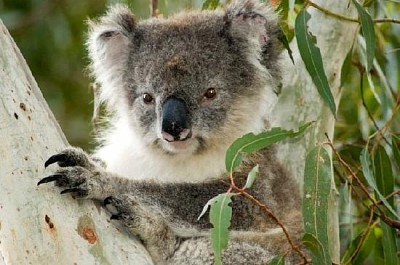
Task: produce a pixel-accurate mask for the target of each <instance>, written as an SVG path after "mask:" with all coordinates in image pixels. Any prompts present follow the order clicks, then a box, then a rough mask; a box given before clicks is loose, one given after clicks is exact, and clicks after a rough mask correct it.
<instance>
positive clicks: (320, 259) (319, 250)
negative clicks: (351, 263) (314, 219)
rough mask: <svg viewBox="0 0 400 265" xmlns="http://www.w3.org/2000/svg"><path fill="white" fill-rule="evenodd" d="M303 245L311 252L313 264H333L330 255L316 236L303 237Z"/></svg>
mask: <svg viewBox="0 0 400 265" xmlns="http://www.w3.org/2000/svg"><path fill="white" fill-rule="evenodd" d="M303 244H304V245H305V246H306V247H307V248H308V249H309V250H310V251H311V256H312V264H318V265H331V264H332V262H331V259H330V257H329V254H328V253H327V252H326V251H325V250H324V248H323V247H322V244H321V242H319V241H318V239H317V238H316V237H315V236H314V235H312V234H309V233H305V234H304V236H303Z"/></svg>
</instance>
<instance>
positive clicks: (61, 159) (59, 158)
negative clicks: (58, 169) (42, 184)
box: [44, 154, 67, 167]
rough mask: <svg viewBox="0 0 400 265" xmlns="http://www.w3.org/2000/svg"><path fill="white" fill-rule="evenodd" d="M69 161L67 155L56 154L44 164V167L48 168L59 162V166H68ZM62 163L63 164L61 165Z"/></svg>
mask: <svg viewBox="0 0 400 265" xmlns="http://www.w3.org/2000/svg"><path fill="white" fill-rule="evenodd" d="M66 160H67V155H65V154H56V155H53V156H51V157H50V158H49V159H47V161H46V162H45V163H44V167H48V166H49V165H51V164H54V163H56V162H59V163H58V165H59V166H63V165H66V162H67V161H66ZM60 162H61V163H60Z"/></svg>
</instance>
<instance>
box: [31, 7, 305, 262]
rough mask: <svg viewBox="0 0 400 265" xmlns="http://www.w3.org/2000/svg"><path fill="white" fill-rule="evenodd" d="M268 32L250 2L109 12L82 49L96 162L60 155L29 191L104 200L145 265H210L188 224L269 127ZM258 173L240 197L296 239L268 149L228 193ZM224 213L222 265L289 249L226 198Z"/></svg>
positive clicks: (275, 76)
mask: <svg viewBox="0 0 400 265" xmlns="http://www.w3.org/2000/svg"><path fill="white" fill-rule="evenodd" d="M278 33H279V30H278V26H277V15H276V14H275V13H274V12H273V11H272V10H271V8H269V7H267V6H266V5H264V4H261V3H258V2H257V1H256V0H245V1H240V0H239V1H234V2H233V3H231V4H230V5H229V6H227V8H226V9H225V10H217V11H201V12H194V11H193V12H184V13H181V14H178V15H175V16H173V17H171V18H168V19H163V18H153V19H148V20H144V21H137V20H136V19H135V17H134V16H133V14H132V13H131V11H130V10H129V9H128V8H126V7H124V6H120V5H117V6H114V7H112V8H111V9H110V10H109V11H108V13H107V14H106V15H105V16H104V17H102V18H100V19H99V20H98V21H93V22H90V32H89V38H88V49H89V54H90V58H91V60H92V65H91V69H92V72H93V76H94V78H95V80H96V82H97V83H99V84H100V85H101V95H100V99H101V101H102V102H105V103H106V105H107V107H108V110H109V112H110V113H112V115H113V118H112V120H111V122H110V123H111V127H110V128H109V129H107V130H106V131H105V132H104V133H103V134H102V136H101V140H102V145H101V146H100V147H99V148H98V149H97V151H96V152H95V154H94V157H96V158H99V159H100V160H101V161H102V162H101V163H99V161H98V160H96V159H94V158H92V157H90V156H88V155H87V154H86V153H84V152H83V151H82V150H80V149H78V148H69V149H67V150H64V151H63V152H61V153H60V154H57V155H54V156H52V157H51V158H50V159H49V160H48V161H47V162H46V166H47V165H49V164H52V163H55V162H57V163H58V165H59V166H61V169H59V170H58V171H57V172H56V173H55V175H52V176H50V177H47V178H44V179H42V180H41V181H40V182H39V184H42V183H46V182H50V181H55V182H56V185H58V186H60V187H63V188H64V191H63V193H66V192H72V193H74V194H75V195H76V196H78V197H81V198H87V199H95V200H103V201H104V200H105V204H106V206H107V209H108V210H109V211H111V213H112V214H113V215H112V219H118V220H119V221H120V222H122V223H123V224H124V225H125V226H126V227H127V228H128V229H129V230H130V231H131V232H132V233H133V234H135V235H136V236H137V237H138V238H140V239H141V240H142V242H143V244H144V245H145V246H146V248H147V250H148V251H149V253H150V255H151V256H152V258H153V261H154V263H155V264H212V263H213V254H212V250H211V247H210V240H209V230H208V229H209V228H210V224H209V222H208V218H206V217H203V218H201V219H200V220H197V218H198V216H199V214H200V212H201V210H202V208H203V206H204V205H205V204H206V203H207V201H208V200H209V199H211V198H213V197H214V196H216V195H217V194H220V193H224V192H226V191H227V189H228V188H229V185H228V184H227V183H229V179H228V175H227V173H226V172H225V165H224V156H225V151H226V149H227V148H228V146H229V145H230V144H231V143H232V142H233V141H234V140H235V139H236V138H238V137H240V136H242V135H243V134H245V133H248V132H255V133H258V132H261V131H263V130H265V129H267V128H268V120H269V117H270V116H271V115H272V114H271V113H270V111H271V109H272V106H273V104H274V103H275V101H276V95H275V93H274V89H275V88H276V86H277V84H278V83H279V68H280V67H279V53H280V46H279V44H278ZM167 105H168V107H167ZM170 106H171V107H170ZM103 162H104V163H103ZM103 164H104V165H103ZM256 164H259V165H260V173H259V177H258V178H257V179H256V181H255V183H254V185H253V187H252V188H251V189H250V190H249V192H250V193H251V194H253V195H254V196H255V197H256V198H258V199H259V200H261V201H262V202H264V203H266V204H267V205H268V206H269V207H270V209H272V211H273V212H274V213H275V215H276V216H277V217H278V218H280V219H281V220H282V222H283V223H284V224H285V226H286V227H287V228H288V230H289V233H290V234H291V236H292V237H293V238H294V239H295V240H298V239H299V238H300V236H301V233H302V225H301V213H300V209H301V201H300V195H299V191H298V187H297V185H296V183H295V181H294V180H293V178H292V177H291V176H289V175H288V173H287V172H286V171H285V169H284V167H283V166H282V165H281V164H280V163H279V162H278V161H277V159H276V156H275V150H274V148H269V149H266V150H262V151H260V152H258V153H256V154H254V155H251V156H250V157H248V158H246V160H245V162H244V163H243V165H242V166H241V168H240V170H238V171H237V172H235V181H236V183H237V184H238V186H242V185H244V183H245V180H246V176H247V173H248V172H249V171H250V169H251V168H252V167H253V166H254V165H256ZM232 206H233V216H232V225H231V232H230V242H229V246H228V249H227V250H225V251H224V253H223V263H224V264H266V263H267V262H268V261H269V260H271V258H272V257H273V256H274V255H277V254H285V253H286V252H287V251H289V250H290V247H289V245H288V243H287V240H286V238H285V236H284V234H283V232H282V230H281V229H280V228H279V227H278V225H276V224H275V223H274V222H273V221H272V220H271V219H270V218H269V217H267V216H265V214H264V213H263V212H262V210H261V209H260V208H259V207H258V206H257V205H255V204H253V203H251V202H249V201H248V200H246V199H244V198H243V197H240V196H235V197H233V203H232Z"/></svg>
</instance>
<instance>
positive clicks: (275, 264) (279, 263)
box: [268, 256, 285, 265]
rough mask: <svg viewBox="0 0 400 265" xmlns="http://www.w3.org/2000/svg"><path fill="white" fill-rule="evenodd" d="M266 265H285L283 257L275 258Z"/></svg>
mask: <svg viewBox="0 0 400 265" xmlns="http://www.w3.org/2000/svg"><path fill="white" fill-rule="evenodd" d="M268 265H285V257H284V256H276V257H275V258H273V259H272V260H271V261H270V262H269V263H268Z"/></svg>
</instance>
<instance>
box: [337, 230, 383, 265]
mask: <svg viewBox="0 0 400 265" xmlns="http://www.w3.org/2000/svg"><path fill="white" fill-rule="evenodd" d="M366 229H367V230H364V231H363V232H361V233H360V234H359V235H358V236H357V237H356V238H355V239H354V240H353V241H352V242H351V243H350V245H349V247H348V248H347V249H346V252H345V253H344V255H343V258H342V261H341V264H349V262H351V263H350V264H363V262H364V261H365V260H366V259H367V258H368V256H369V255H370V254H371V252H372V250H373V248H374V246H375V243H376V241H377V239H376V237H375V233H374V228H372V227H368V228H366ZM360 244H361V247H360V249H359V251H358V253H357V254H356V255H354V252H355V251H356V250H357V248H358V247H359V245H360ZM350 259H351V260H350Z"/></svg>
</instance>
